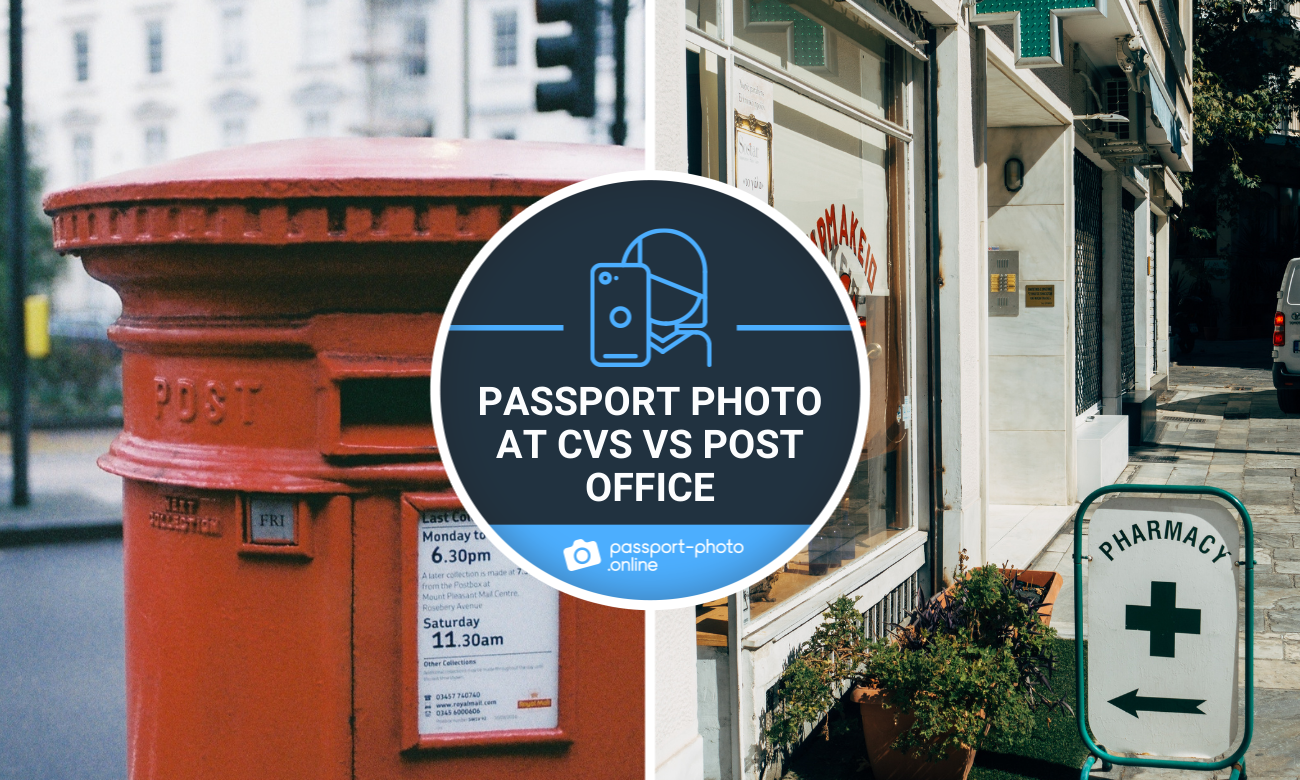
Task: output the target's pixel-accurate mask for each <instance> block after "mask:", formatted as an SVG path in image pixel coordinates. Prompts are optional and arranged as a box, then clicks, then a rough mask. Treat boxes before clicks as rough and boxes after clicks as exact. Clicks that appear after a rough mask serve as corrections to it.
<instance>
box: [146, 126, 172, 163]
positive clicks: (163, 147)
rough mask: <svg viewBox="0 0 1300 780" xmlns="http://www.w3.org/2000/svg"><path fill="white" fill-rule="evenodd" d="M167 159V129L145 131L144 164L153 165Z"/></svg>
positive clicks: (152, 128) (155, 128)
mask: <svg viewBox="0 0 1300 780" xmlns="http://www.w3.org/2000/svg"><path fill="white" fill-rule="evenodd" d="M166 159H167V128H165V127H162V126H155V127H148V128H145V131H144V164H145V165H153V164H154V163H160V162H162V161H163V160H166Z"/></svg>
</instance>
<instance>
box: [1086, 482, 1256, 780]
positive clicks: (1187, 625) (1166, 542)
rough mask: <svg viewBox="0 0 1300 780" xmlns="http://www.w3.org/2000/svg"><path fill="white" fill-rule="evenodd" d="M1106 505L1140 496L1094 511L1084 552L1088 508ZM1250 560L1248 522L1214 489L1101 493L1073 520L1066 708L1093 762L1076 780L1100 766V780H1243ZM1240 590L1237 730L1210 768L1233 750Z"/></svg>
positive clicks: (1249, 677) (1250, 708) (1249, 727)
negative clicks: (1071, 654)
mask: <svg viewBox="0 0 1300 780" xmlns="http://www.w3.org/2000/svg"><path fill="white" fill-rule="evenodd" d="M1113 493H1144V494H1149V495H1148V496H1146V497H1135V496H1131V497H1114V498H1112V499H1110V500H1107V501H1106V502H1105V503H1103V504H1101V505H1100V506H1098V507H1097V510H1096V511H1095V512H1094V513H1093V517H1092V519H1091V520H1090V521H1089V526H1088V542H1087V544H1088V548H1087V549H1084V537H1083V522H1084V517H1085V516H1086V515H1087V512H1088V508H1089V507H1090V506H1091V505H1092V504H1093V502H1094V501H1096V500H1097V499H1099V498H1101V497H1102V496H1105V495H1109V494H1113ZM1156 494H1159V497H1157V496H1156ZM1210 497H1213V498H1218V499H1222V500H1223V501H1225V502H1227V504H1228V505H1229V506H1231V507H1232V508H1233V509H1235V510H1236V512H1237V514H1238V515H1239V516H1240V518H1241V524H1242V527H1243V528H1244V529H1245V532H1246V538H1245V544H1242V543H1241V538H1240V533H1239V532H1238V528H1237V518H1236V517H1233V515H1232V513H1231V512H1229V511H1228V509H1227V508H1226V507H1225V506H1224V505H1223V504H1222V503H1219V502H1218V501H1214V500H1212V499H1211V498H1210ZM1254 551H1255V534H1254V529H1253V528H1252V527H1251V522H1250V513H1249V512H1247V511H1246V507H1245V506H1243V505H1242V503H1241V501H1240V500H1238V499H1237V497H1236V496H1234V495H1232V494H1231V493H1229V492H1227V491H1226V490H1220V489H1219V488H1215V487H1205V486H1199V485H1107V486H1105V487H1101V488H1098V489H1097V490H1094V491H1093V492H1092V494H1091V495H1089V496H1088V497H1087V498H1086V499H1084V501H1083V503H1082V504H1080V506H1079V510H1078V512H1077V513H1076V514H1075V517H1074V603H1075V615H1074V625H1075V661H1076V668H1077V670H1078V671H1077V674H1078V676H1077V678H1076V689H1075V700H1076V703H1077V706H1078V720H1079V736H1080V737H1081V738H1082V739H1083V743H1084V745H1086V746H1087V748H1088V750H1089V751H1090V752H1091V755H1089V756H1088V759H1087V760H1086V761H1085V762H1084V764H1083V770H1082V773H1081V774H1080V778H1081V780H1088V775H1089V773H1090V772H1091V771H1092V767H1093V765H1094V764H1095V763H1096V762H1097V761H1101V764H1102V771H1109V770H1110V769H1111V764H1118V765H1121V766H1141V767H1155V768H1160V769H1193V770H1202V771H1214V770H1218V769H1223V768H1224V767H1228V766H1231V767H1232V775H1231V778H1230V780H1238V778H1239V777H1240V776H1241V775H1243V774H1244V773H1245V763H1246V762H1245V760H1244V758H1243V757H1244V756H1245V755H1246V750H1247V749H1248V748H1249V747H1250V739H1251V735H1252V732H1253V728H1254V718H1255V713H1254V704H1255V702H1254V693H1255V688H1254V671H1255V670H1254V667H1255V644H1254V636H1255V621H1254V615H1255V612H1254V605H1255V600H1254V589H1255V572H1254V569H1255V560H1254ZM1239 558H1244V560H1239ZM1085 559H1086V560H1088V561H1089V562H1090V563H1089V567H1088V600H1087V602H1086V604H1087V606H1088V616H1087V617H1088V620H1087V624H1088V625H1087V628H1088V633H1087V635H1086V636H1087V639H1088V658H1087V662H1088V663H1087V666H1085V663H1084V661H1085V659H1084V641H1083V640H1084V637H1085V634H1084V604H1085V601H1084V584H1083V561H1084V560H1085ZM1238 567H1240V568H1242V569H1244V570H1245V571H1244V577H1239V576H1238V572H1237V569H1238ZM1243 579H1244V589H1245V593H1244V596H1245V645H1246V653H1245V655H1246V658H1245V661H1246V668H1245V675H1244V676H1245V702H1244V704H1245V707H1244V709H1245V724H1244V726H1245V730H1244V732H1243V734H1242V739H1241V742H1240V744H1239V745H1238V746H1237V748H1236V750H1234V751H1233V752H1232V753H1231V755H1228V756H1227V757H1226V758H1220V759H1215V758H1214V756H1221V755H1223V754H1224V753H1227V752H1228V749H1229V748H1230V747H1231V746H1232V743H1233V742H1234V741H1235V740H1236V732H1237V709H1238V707H1237V696H1238V694H1239V684H1238V678H1239V676H1240V675H1239V671H1238V665H1237V664H1238V660H1237V655H1238V654H1237V641H1238V634H1239V632H1240V629H1241V615H1240V611H1239V610H1238V606H1237V605H1238V601H1239V596H1241V595H1243V594H1241V591H1240V588H1241V587H1242V586H1243V583H1242V580H1243ZM1090 705H1091V706H1090ZM1090 709H1091V712H1092V714H1093V719H1092V720H1091V721H1089V717H1088V715H1089V711H1090ZM1110 751H1114V753H1119V754H1121V755H1115V754H1114V753H1112V752H1110ZM1129 754H1132V755H1129ZM1149 756H1181V757H1183V758H1180V759H1174V758H1151V757H1149ZM1189 758H1204V759H1205V760H1199V761H1194V760H1187V759H1189Z"/></svg>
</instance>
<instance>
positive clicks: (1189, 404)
mask: <svg viewBox="0 0 1300 780" xmlns="http://www.w3.org/2000/svg"><path fill="white" fill-rule="evenodd" d="M1208 346H1209V347H1210V349H1208V350H1207V349H1204V347H1202V350H1201V351H1200V352H1198V353H1197V354H1194V355H1193V356H1192V357H1191V358H1188V359H1186V361H1185V362H1187V363H1189V365H1174V366H1173V367H1172V368H1171V371H1170V373H1171V375H1170V382H1169V388H1168V391H1167V392H1166V393H1164V394H1162V395H1161V398H1160V407H1159V419H1160V422H1159V423H1158V428H1157V432H1156V440H1157V444H1156V445H1155V446H1148V447H1143V448H1133V449H1132V450H1131V451H1130V453H1129V466H1128V468H1127V469H1125V470H1124V473H1123V475H1121V477H1120V479H1119V481H1120V482H1126V483H1132V484H1145V485H1211V486H1214V487H1219V488H1223V489H1224V490H1227V491H1228V492H1230V493H1232V494H1233V495H1235V496H1237V497H1238V498H1240V499H1241V500H1242V503H1244V504H1245V505H1246V509H1247V511H1249V512H1250V515H1251V519H1252V521H1253V523H1254V528H1255V561H1256V564H1257V565H1256V568H1255V734H1254V739H1253V740H1252V743H1251V749H1250V752H1249V753H1247V755H1246V766H1247V769H1248V771H1249V774H1250V777H1251V778H1252V780H1265V778H1268V779H1270V780H1272V779H1275V778H1276V779H1278V780H1280V779H1281V778H1291V779H1294V778H1296V777H1297V776H1300V749H1298V748H1297V745H1300V587H1297V586H1298V585H1300V582H1297V581H1298V580H1300V476H1297V474H1300V472H1298V471H1297V469H1300V418H1298V417H1294V416H1287V415H1284V414H1282V412H1281V411H1280V410H1279V409H1278V406H1277V394H1276V392H1275V390H1274V389H1273V382H1272V376H1271V373H1270V370H1269V369H1270V360H1269V353H1268V349H1269V348H1268V346H1267V342H1262V341H1261V342H1254V343H1252V342H1244V343H1243V342H1235V343H1232V346H1233V347H1235V349H1230V348H1225V347H1224V346H1223V345H1221V344H1214V343H1211V344H1210V345H1208ZM1193 364H1194V365H1193ZM1084 533H1085V539H1086V533H1087V526H1086V525H1085V526H1084ZM1073 551H1074V539H1073V528H1072V527H1071V528H1069V530H1068V532H1067V533H1062V534H1061V535H1060V536H1059V537H1057V539H1056V540H1055V541H1054V542H1053V543H1052V545H1051V546H1050V547H1049V548H1048V550H1047V551H1046V552H1044V553H1043V554H1042V555H1041V556H1040V557H1039V558H1038V560H1037V561H1036V562H1035V564H1034V566H1033V567H1032V568H1035V569H1054V570H1056V571H1058V572H1060V573H1061V574H1062V575H1063V576H1064V578H1065V584H1064V586H1063V587H1062V588H1061V594H1060V598H1059V599H1058V601H1057V604H1056V606H1055V608H1054V609H1053V617H1052V625H1053V626H1055V627H1057V629H1058V630H1059V631H1060V632H1061V634H1062V635H1063V636H1069V637H1073V635H1074V610H1075V604H1074V593H1073V587H1074V586H1073V579H1074V570H1073V562H1072V561H1073V557H1072V556H1073ZM1084 576H1085V577H1086V576H1087V563H1085V564H1084ZM1242 648H1243V649H1242V653H1243V654H1244V643H1243V645H1242ZM1093 774H1094V776H1097V777H1110V778H1123V780H1133V779H1134V778H1139V777H1141V778H1148V777H1158V776H1169V777H1174V776H1179V777H1183V776H1186V773H1184V772H1173V771H1172V770H1153V769H1124V770H1122V771H1121V770H1115V771H1112V772H1109V773H1106V774H1102V773H1100V772H1094V773H1093ZM1227 774H1228V772H1227V771H1226V770H1224V771H1222V772H1219V773H1218V776H1219V777H1226V776H1227Z"/></svg>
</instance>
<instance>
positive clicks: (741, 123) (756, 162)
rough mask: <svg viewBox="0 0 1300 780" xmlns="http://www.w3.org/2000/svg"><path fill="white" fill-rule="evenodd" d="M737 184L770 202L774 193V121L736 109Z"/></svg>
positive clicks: (772, 202)
mask: <svg viewBox="0 0 1300 780" xmlns="http://www.w3.org/2000/svg"><path fill="white" fill-rule="evenodd" d="M736 187H738V188H739V189H740V190H741V191H743V192H747V193H749V194H750V195H753V196H754V197H755V198H758V199H759V200H761V201H763V202H764V203H766V204H767V205H769V206H771V205H774V201H773V195H772V123H771V122H764V121H762V120H761V119H758V118H756V117H755V116H754V115H753V114H748V115H742V114H741V113H740V112H739V111H737V112H736Z"/></svg>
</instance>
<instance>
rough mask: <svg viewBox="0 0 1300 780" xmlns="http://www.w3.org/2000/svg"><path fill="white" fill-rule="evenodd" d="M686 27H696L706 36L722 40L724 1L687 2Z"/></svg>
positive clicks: (692, 0) (698, 0) (686, 0)
mask: <svg viewBox="0 0 1300 780" xmlns="http://www.w3.org/2000/svg"><path fill="white" fill-rule="evenodd" d="M685 2H686V26H687V27H694V28H695V29H697V30H699V31H700V32H702V33H705V34H706V35H711V36H713V37H714V38H721V37H722V34H721V19H720V18H719V14H720V13H721V11H722V8H721V3H722V2H723V0H685Z"/></svg>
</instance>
